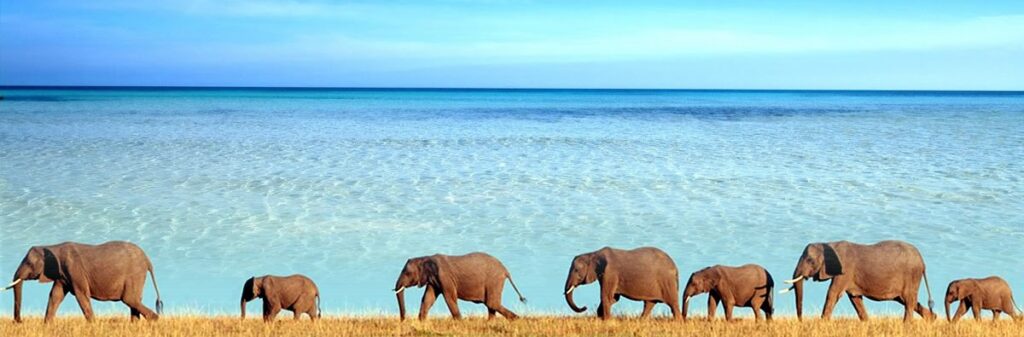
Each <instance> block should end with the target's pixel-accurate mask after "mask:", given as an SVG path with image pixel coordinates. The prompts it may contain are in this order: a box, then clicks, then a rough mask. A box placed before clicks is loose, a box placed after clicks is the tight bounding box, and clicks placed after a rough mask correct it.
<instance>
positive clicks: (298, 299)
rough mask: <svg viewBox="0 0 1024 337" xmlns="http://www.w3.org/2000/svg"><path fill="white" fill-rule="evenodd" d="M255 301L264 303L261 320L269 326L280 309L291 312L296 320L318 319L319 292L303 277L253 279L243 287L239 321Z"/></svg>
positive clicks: (268, 276) (272, 276) (263, 277)
mask: <svg viewBox="0 0 1024 337" xmlns="http://www.w3.org/2000/svg"><path fill="white" fill-rule="evenodd" d="M257 297H259V298H262V299H263V320H264V321H266V322H271V321H273V320H274V318H275V317H277V313H278V312H281V309H285V310H290V311H292V312H293V313H294V314H295V319H299V317H301V316H302V313H306V314H307V315H309V318H310V319H312V320H314V321H315V320H316V319H318V318H320V290H318V289H317V287H316V284H314V283H313V280H310V279H309V278H308V277H305V276H303V275H291V276H274V275H264V276H260V277H255V276H254V277H252V278H250V279H249V280H247V281H245V286H244V287H242V318H243V319H244V318H245V304H246V303H248V302H249V301H252V300H254V299H256V298H257Z"/></svg>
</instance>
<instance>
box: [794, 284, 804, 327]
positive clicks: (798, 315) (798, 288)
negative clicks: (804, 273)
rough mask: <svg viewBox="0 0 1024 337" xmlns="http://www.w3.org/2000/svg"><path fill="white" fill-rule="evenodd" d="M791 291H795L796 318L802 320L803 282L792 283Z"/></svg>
mask: <svg viewBox="0 0 1024 337" xmlns="http://www.w3.org/2000/svg"><path fill="white" fill-rule="evenodd" d="M793 290H795V291H796V318H797V320H803V317H804V280H803V279H800V280H799V281H796V283H793Z"/></svg>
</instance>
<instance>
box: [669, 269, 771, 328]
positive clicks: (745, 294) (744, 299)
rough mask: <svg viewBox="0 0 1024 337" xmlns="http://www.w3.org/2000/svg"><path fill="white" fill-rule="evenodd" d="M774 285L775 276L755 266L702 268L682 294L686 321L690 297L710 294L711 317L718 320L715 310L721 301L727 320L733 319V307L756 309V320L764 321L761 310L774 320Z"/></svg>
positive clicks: (687, 283) (709, 314) (692, 275)
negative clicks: (773, 277)
mask: <svg viewBox="0 0 1024 337" xmlns="http://www.w3.org/2000/svg"><path fill="white" fill-rule="evenodd" d="M774 287H775V282H774V281H772V275H771V274H769V273H768V271H766V270H764V268H762V267H761V266H759V265H756V264H746V265H743V266H740V267H729V266H722V265H715V266H711V267H707V268H704V269H701V270H699V271H697V272H695V273H693V274H691V275H690V280H689V281H687V282H686V290H685V291H684V292H683V319H686V311H687V309H688V308H689V303H690V297H692V296H696V295H697V294H703V293H709V294H708V318H715V307H716V306H717V305H718V302H721V303H722V304H723V305H724V306H725V319H726V320H729V321H731V320H732V308H733V307H734V306H741V307H749V308H753V309H754V318H755V319H756V320H760V319H761V313H760V312H759V311H758V309H761V310H762V311H764V315H765V316H766V317H767V318H768V320H771V319H772V312H773V311H774V304H773V302H774V301H773V298H772V288H774Z"/></svg>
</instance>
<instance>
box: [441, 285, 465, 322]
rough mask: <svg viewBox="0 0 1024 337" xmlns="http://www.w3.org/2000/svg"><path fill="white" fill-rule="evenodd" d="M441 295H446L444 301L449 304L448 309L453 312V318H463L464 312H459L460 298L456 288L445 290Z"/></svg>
mask: <svg viewBox="0 0 1024 337" xmlns="http://www.w3.org/2000/svg"><path fill="white" fill-rule="evenodd" d="M441 295H443V296H444V303H445V304H447V305H448V311H450V312H451V313H452V318H454V319H462V314H461V313H459V298H458V295H457V294H456V293H455V290H452V291H445V292H443V293H441Z"/></svg>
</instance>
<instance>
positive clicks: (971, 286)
mask: <svg viewBox="0 0 1024 337" xmlns="http://www.w3.org/2000/svg"><path fill="white" fill-rule="evenodd" d="M953 301H960V306H959V307H958V308H957V309H956V315H955V316H953V318H950V317H949V305H950V304H951V303H953ZM1016 305H1017V304H1016V303H1015V302H1014V301H1013V293H1012V292H1010V285H1009V284H1007V283H1006V281H1005V280H1003V279H1002V278H1000V277H998V276H989V277H986V278H983V279H974V278H967V279H962V280H956V281H953V282H950V283H949V287H947V288H946V320H948V321H951V322H955V321H957V320H959V319H960V317H961V316H963V315H964V314H965V313H967V309H968V308H970V309H971V311H972V312H973V313H974V319H976V320H981V310H982V309H985V310H991V311H992V320H998V319H999V314H1000V313H1002V312H1005V313H1006V314H1008V315H1010V317H1014V318H1016V319H1021V318H1022V317H1024V315H1017V314H1016V312H1015V311H1014V310H1013V309H1014V306H1016Z"/></svg>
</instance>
